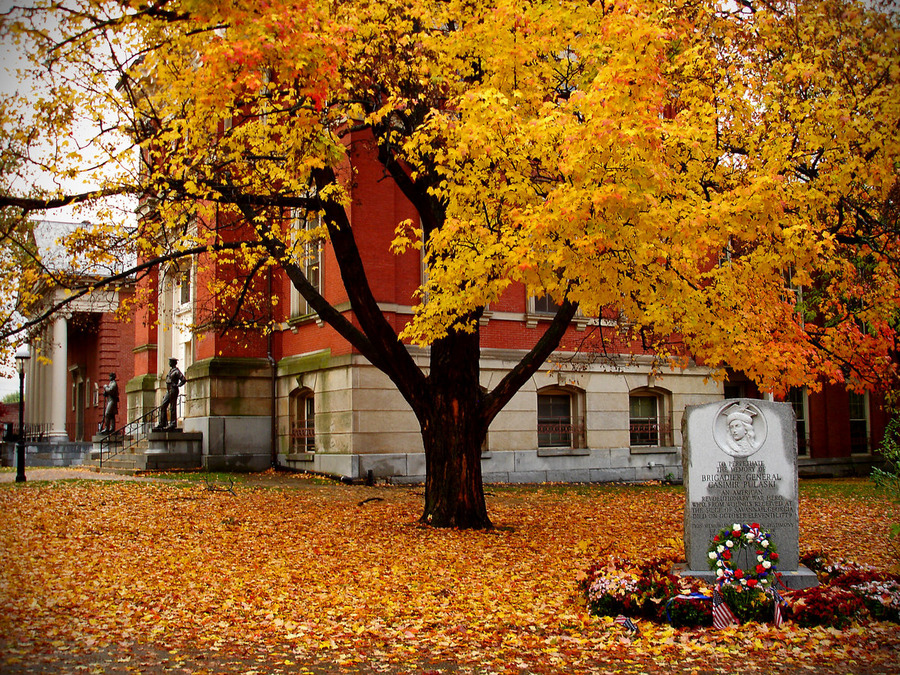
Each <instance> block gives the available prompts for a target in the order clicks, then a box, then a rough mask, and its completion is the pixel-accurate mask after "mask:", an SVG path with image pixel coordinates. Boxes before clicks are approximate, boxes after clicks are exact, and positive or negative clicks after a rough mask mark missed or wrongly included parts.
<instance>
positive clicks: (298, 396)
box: [290, 388, 316, 453]
mask: <svg viewBox="0 0 900 675" xmlns="http://www.w3.org/2000/svg"><path fill="white" fill-rule="evenodd" d="M290 406H291V452H292V453H297V452H315V451H316V403H315V396H314V395H313V392H312V389H306V388H304V389H297V390H295V391H293V392H292V393H291V398H290Z"/></svg>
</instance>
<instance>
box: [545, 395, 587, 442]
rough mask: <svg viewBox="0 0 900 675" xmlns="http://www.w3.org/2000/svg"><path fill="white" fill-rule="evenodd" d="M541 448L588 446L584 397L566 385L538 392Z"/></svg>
mask: <svg viewBox="0 0 900 675" xmlns="http://www.w3.org/2000/svg"><path fill="white" fill-rule="evenodd" d="M537 427H538V429H537V431H538V447H539V448H583V447H585V429H584V397H583V395H582V394H581V392H578V391H575V390H572V389H567V388H566V389H564V388H562V387H548V388H545V389H541V390H540V391H539V392H538V395H537Z"/></svg>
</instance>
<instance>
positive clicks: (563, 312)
mask: <svg viewBox="0 0 900 675" xmlns="http://www.w3.org/2000/svg"><path fill="white" fill-rule="evenodd" d="M577 311H578V304H577V303H574V302H571V301H570V300H564V301H563V303H562V305H560V308H559V309H558V310H557V312H556V316H554V317H553V322H552V323H551V324H550V326H549V327H548V328H547V330H546V331H545V332H544V334H543V335H542V336H541V339H540V340H538V342H537V344H536V345H535V346H534V347H533V348H532V349H531V351H530V352H528V353H527V354H526V355H525V356H524V357H523V358H522V360H521V361H519V363H518V364H517V365H516V367H515V368H513V369H512V370H511V371H509V372H508V373H507V374H506V376H505V377H504V378H503V379H502V380H500V382H499V383H498V384H497V386H496V387H494V390H493V391H492V392H490V393H489V394H487V395H486V396H485V398H484V406H483V410H482V414H483V415H484V418H485V424H490V422H491V420H493V419H494V417H495V416H496V415H497V413H499V412H500V411H501V410H502V409H503V407H504V406H505V405H506V404H507V403H509V400H510V399H511V398H512V397H513V396H514V395H515V393H516V392H517V391H519V389H521V388H522V386H523V385H524V384H525V382H527V381H528V379H529V378H530V377H531V376H532V375H534V374H535V373H536V372H537V371H538V370H539V369H540V367H541V366H542V365H543V364H544V362H545V361H546V360H547V359H548V358H550V355H551V354H552V353H553V352H554V351H555V350H556V348H557V347H558V346H559V343H560V341H561V340H562V338H563V335H565V333H566V329H567V328H568V327H569V324H571V323H572V318H573V317H574V316H575V312H577Z"/></svg>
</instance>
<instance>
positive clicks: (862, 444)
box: [848, 391, 869, 454]
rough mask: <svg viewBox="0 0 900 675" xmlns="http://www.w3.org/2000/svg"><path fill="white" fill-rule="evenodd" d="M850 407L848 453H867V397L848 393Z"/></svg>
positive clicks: (866, 395) (853, 392) (852, 392)
mask: <svg viewBox="0 0 900 675" xmlns="http://www.w3.org/2000/svg"><path fill="white" fill-rule="evenodd" d="M848 397H849V401H848V403H849V407H850V452H851V453H853V454H868V453H869V395H868V394H865V393H863V394H857V393H856V392H855V391H851V392H848Z"/></svg>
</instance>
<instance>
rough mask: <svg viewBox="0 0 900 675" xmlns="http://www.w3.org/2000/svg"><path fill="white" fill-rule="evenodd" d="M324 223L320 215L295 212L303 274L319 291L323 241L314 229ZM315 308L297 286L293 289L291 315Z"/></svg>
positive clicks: (298, 248) (298, 249)
mask: <svg viewBox="0 0 900 675" xmlns="http://www.w3.org/2000/svg"><path fill="white" fill-rule="evenodd" d="M321 224H322V219H321V217H319V216H314V217H309V216H308V214H306V213H305V212H300V211H298V212H295V214H294V218H293V223H292V227H293V231H294V233H295V235H294V236H295V241H297V242H300V245H299V246H297V247H296V249H295V250H297V251H298V257H299V258H300V264H301V266H302V267H303V274H304V275H305V276H306V280H307V281H309V283H310V285H311V286H312V287H313V288H315V289H316V290H317V291H318V292H319V293H321V292H322V249H323V242H322V239H321V238H320V237H316V236H315V234H314V230H316V229H317V228H318V227H319V226H321ZM313 313H314V310H313V308H312V307H311V306H310V304H309V303H308V302H307V301H306V299H305V298H304V297H303V296H302V295H300V291H298V290H297V289H296V288H292V289H291V316H292V317H301V316H307V315H309V314H313Z"/></svg>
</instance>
